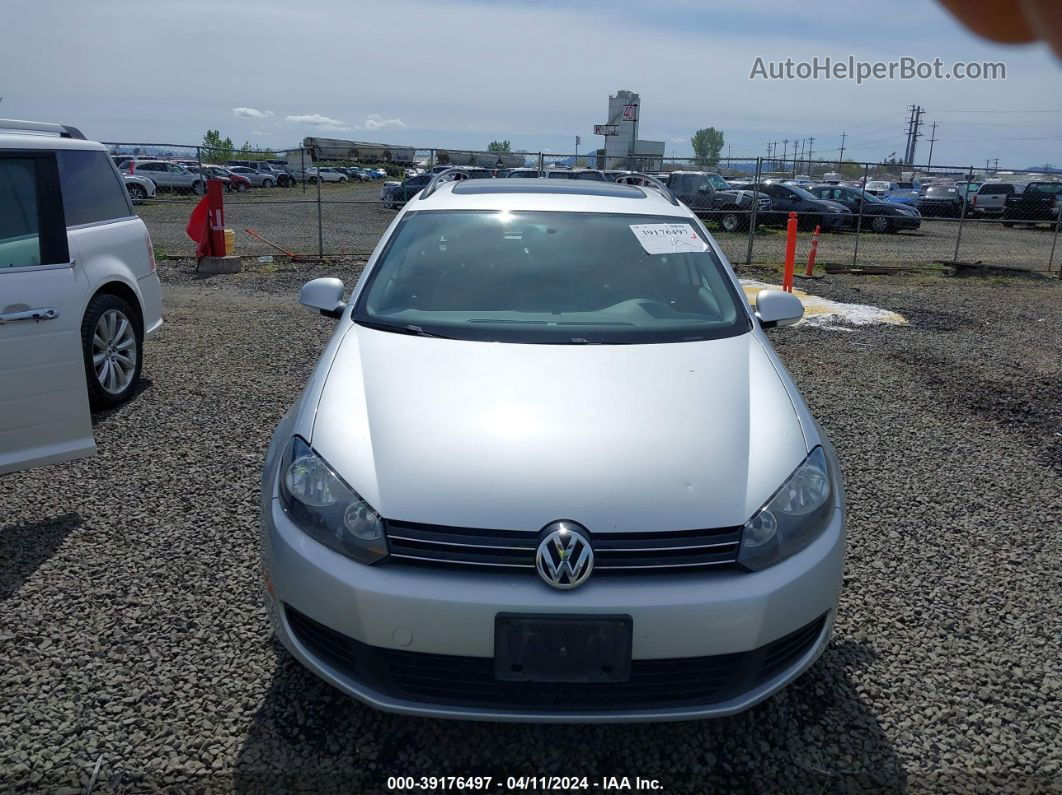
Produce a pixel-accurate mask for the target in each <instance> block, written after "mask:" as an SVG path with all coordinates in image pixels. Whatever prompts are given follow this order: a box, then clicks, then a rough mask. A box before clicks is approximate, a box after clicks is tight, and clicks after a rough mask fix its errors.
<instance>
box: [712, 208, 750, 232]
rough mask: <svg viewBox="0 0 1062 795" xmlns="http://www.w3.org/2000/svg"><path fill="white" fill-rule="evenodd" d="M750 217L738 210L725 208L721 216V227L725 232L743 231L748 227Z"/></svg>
mask: <svg viewBox="0 0 1062 795" xmlns="http://www.w3.org/2000/svg"><path fill="white" fill-rule="evenodd" d="M748 225H749V224H748V219H747V218H746V217H745V215H744V214H743V213H741V212H738V211H737V210H724V211H723V214H722V215H721V216H719V228H720V229H722V230H723V231H724V232H741V231H743V230H745V229H747V228H748Z"/></svg>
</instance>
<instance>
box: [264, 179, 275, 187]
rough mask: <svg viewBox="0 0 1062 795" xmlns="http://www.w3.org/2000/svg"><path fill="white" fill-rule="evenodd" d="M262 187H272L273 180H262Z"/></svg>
mask: <svg viewBox="0 0 1062 795" xmlns="http://www.w3.org/2000/svg"><path fill="white" fill-rule="evenodd" d="M262 187H263V188H272V187H273V180H271V179H264V180H262Z"/></svg>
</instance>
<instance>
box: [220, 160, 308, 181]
mask: <svg viewBox="0 0 1062 795" xmlns="http://www.w3.org/2000/svg"><path fill="white" fill-rule="evenodd" d="M235 166H239V167H241V168H247V169H250V170H251V171H254V172H257V173H258V174H261V175H262V179H261V180H257V181H256V180H253V179H252V180H251V184H252V185H255V186H256V187H266V188H271V187H273V186H274V185H276V186H277V187H280V188H288V187H291V186H292V185H294V184H295V182H296V180H295V175H294V174H293V173H291V171H290V169H289V168H288V166H287V164H286V163H285V165H283V166H280V165H277V162H276V161H273V160H229V161H226V163H225V168H233V167H235ZM240 173H242V174H244V176H246V172H240ZM266 179H268V180H269V184H268V185H266V184H265V180H266Z"/></svg>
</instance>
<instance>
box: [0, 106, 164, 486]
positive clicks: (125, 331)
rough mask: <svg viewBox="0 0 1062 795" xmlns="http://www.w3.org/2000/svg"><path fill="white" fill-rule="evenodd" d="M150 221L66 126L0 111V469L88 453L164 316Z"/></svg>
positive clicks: (99, 154) (99, 152) (103, 157)
mask: <svg viewBox="0 0 1062 795" xmlns="http://www.w3.org/2000/svg"><path fill="white" fill-rule="evenodd" d="M161 293H162V288H161V285H160V283H159V277H158V274H157V273H156V271H155V257H154V252H153V249H152V246H151V238H150V236H149V235H148V231H147V227H145V226H144V222H143V221H141V220H140V218H139V217H137V216H136V215H135V214H134V213H133V208H132V205H131V204H130V201H129V194H128V193H127V192H126V190H125V187H124V185H123V183H122V178H121V177H120V176H119V174H118V171H117V169H116V168H115V166H114V162H113V161H112V160H111V158H110V156H109V154H108V152H107V149H106V148H105V147H104V146H103V145H102V144H99V143H93V142H91V141H86V140H85V138H84V136H83V135H82V134H81V133H80V132H79V131H78V130H77V129H75V128H72V127H67V126H64V125H58V124H46V123H38V122H25V121H14V120H9V119H0V474H3V473H6V472H13V471H15V470H19V469H25V468H28V467H32V466H40V465H43V464H50V463H54V462H57V461H64V460H67V459H71V458H78V457H81V456H86V455H92V454H93V453H94V452H95V450H96V445H95V442H94V440H93V438H92V422H91V416H90V407H91V408H95V409H103V408H110V407H113V406H116V405H118V404H120V403H122V402H123V401H125V400H127V399H129V398H130V397H131V396H132V395H133V394H134V393H135V392H136V389H137V382H138V381H139V378H140V370H141V367H142V365H143V358H144V340H146V339H149V338H150V337H151V336H152V335H153V334H154V333H155V332H156V331H158V329H159V328H160V327H161V326H162V314H161V312H162V295H161Z"/></svg>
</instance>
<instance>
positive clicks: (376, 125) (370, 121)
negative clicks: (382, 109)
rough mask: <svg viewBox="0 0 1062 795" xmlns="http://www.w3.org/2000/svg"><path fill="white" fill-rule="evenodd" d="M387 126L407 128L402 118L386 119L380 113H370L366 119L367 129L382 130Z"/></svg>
mask: <svg viewBox="0 0 1062 795" xmlns="http://www.w3.org/2000/svg"><path fill="white" fill-rule="evenodd" d="M386 127H397V128H399V129H405V127H406V123H405V122H404V121H402V120H401V119H385V118H384V117H383V116H381V115H380V114H379V113H370V114H369V117H368V118H367V119H366V120H365V129H366V130H382V129H384V128H386Z"/></svg>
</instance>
